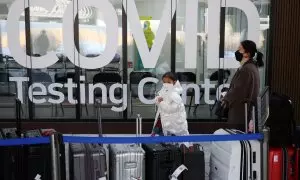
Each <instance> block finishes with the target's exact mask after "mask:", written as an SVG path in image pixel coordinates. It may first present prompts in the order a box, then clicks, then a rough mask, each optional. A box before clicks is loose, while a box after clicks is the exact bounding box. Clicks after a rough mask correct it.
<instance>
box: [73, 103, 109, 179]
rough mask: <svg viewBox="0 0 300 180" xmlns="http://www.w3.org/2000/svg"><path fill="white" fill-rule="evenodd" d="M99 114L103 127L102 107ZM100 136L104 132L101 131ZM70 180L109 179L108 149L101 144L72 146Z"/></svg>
mask: <svg viewBox="0 0 300 180" xmlns="http://www.w3.org/2000/svg"><path fill="white" fill-rule="evenodd" d="M98 110H99V112H98V114H97V117H98V120H99V128H100V127H101V125H100V124H101V115H100V113H101V112H100V107H99V109H98ZM99 136H102V131H101V129H99ZM69 149H70V150H69V152H70V153H69V159H68V161H69V164H70V168H69V178H68V179H70V180H104V179H108V178H109V177H108V164H107V149H106V148H105V147H103V146H102V145H100V144H82V143H80V144H75V143H74V144H72V143H71V144H70V148H69Z"/></svg>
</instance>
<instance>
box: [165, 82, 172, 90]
mask: <svg viewBox="0 0 300 180" xmlns="http://www.w3.org/2000/svg"><path fill="white" fill-rule="evenodd" d="M163 86H164V88H166V89H172V88H173V86H174V85H173V84H171V83H164V84H163Z"/></svg>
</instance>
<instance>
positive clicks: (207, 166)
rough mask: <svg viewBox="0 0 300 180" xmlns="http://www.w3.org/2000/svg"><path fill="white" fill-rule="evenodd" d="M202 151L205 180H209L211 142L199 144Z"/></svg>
mask: <svg viewBox="0 0 300 180" xmlns="http://www.w3.org/2000/svg"><path fill="white" fill-rule="evenodd" d="M199 144H200V145H201V146H202V148H203V151H204V162H205V180H209V174H210V154H211V142H201V143H199Z"/></svg>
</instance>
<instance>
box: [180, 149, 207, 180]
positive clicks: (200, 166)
mask: <svg viewBox="0 0 300 180" xmlns="http://www.w3.org/2000/svg"><path fill="white" fill-rule="evenodd" d="M180 149H181V151H182V163H183V164H184V165H185V166H186V168H187V171H183V174H182V176H183V180H191V179H192V180H204V179H205V160H204V151H203V148H202V147H201V146H200V145H199V144H194V145H193V146H192V147H190V148H187V147H186V146H184V145H182V146H181V147H180Z"/></svg>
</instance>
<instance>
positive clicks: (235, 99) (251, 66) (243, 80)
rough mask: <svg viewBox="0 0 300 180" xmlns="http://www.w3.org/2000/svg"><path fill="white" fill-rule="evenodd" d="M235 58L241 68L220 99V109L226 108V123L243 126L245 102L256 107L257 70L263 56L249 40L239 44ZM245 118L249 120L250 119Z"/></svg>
mask: <svg viewBox="0 0 300 180" xmlns="http://www.w3.org/2000/svg"><path fill="white" fill-rule="evenodd" d="M235 57H236V60H237V61H239V62H240V64H241V66H240V67H239V68H238V70H237V72H236V73H235V75H234V77H233V79H232V81H231V84H230V88H229V90H228V92H227V93H226V95H225V97H224V98H222V107H223V108H228V123H229V124H236V125H238V126H240V125H245V102H247V103H248V104H249V105H250V104H251V105H256V100H257V97H258V95H259V90H260V77H259V71H258V68H259V67H262V66H263V65H264V63H263V60H262V57H263V54H262V53H261V52H259V51H258V50H257V49H256V44H255V43H254V42H253V41H250V40H245V41H243V42H241V44H240V46H239V48H238V50H237V51H236V52H235ZM248 107H250V106H248ZM249 109H250V108H249ZM248 111H249V110H248ZM248 114H251V113H248ZM247 118H248V120H249V118H250V117H247ZM243 127H244V126H243Z"/></svg>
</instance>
